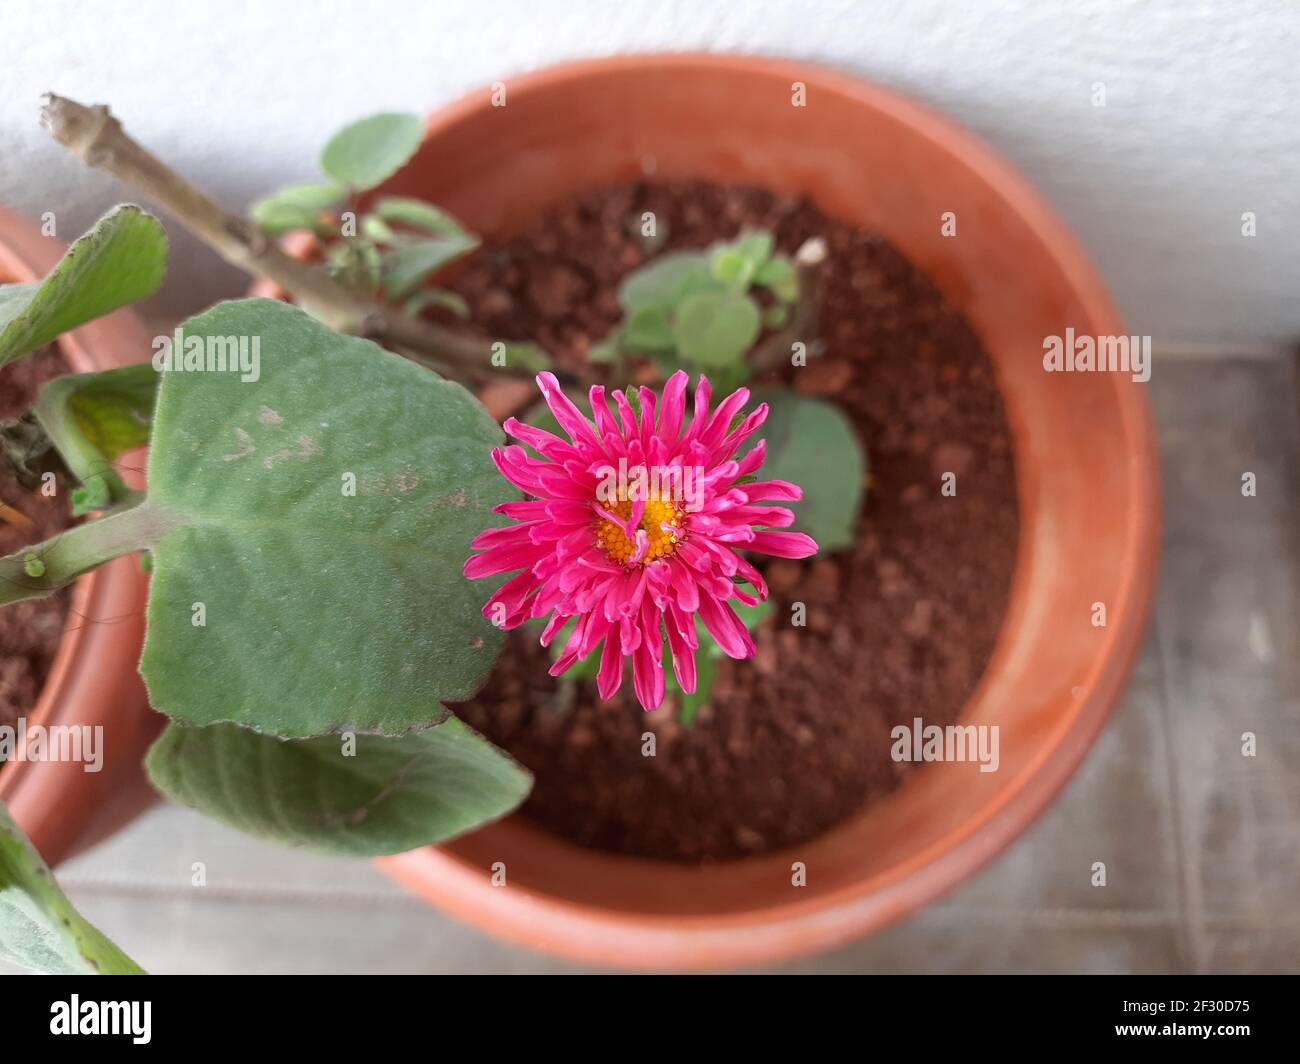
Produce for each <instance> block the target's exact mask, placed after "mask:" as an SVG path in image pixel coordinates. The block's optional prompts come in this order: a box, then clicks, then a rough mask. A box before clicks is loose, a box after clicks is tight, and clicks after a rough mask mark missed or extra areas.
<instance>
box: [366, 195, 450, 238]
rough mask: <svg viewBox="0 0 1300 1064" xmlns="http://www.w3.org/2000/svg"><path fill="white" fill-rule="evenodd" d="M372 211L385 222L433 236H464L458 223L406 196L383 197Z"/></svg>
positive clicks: (446, 214)
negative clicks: (421, 230) (408, 227)
mask: <svg viewBox="0 0 1300 1064" xmlns="http://www.w3.org/2000/svg"><path fill="white" fill-rule="evenodd" d="M374 211H375V214H377V215H378V216H379V217H380V218H382V219H383V220H384V221H386V222H391V223H393V224H395V225H406V226H410V227H411V228H412V229H423V230H424V231H425V232H427V233H431V234H433V235H434V236H461V235H465V228H464V226H462V225H461V224H460V222H458V221H457V220H456V219H455V218H453V217H452V216H451V215H450V214H448V213H447V212H446V211H444V210H442V209H440V208H438V207H435V206H434V205H433V204H432V203H425V202H424V200H418V199H411V198H409V197H407V196H385V197H384V198H383V199H381V200H379V202H377V203H376V204H375V206H374Z"/></svg>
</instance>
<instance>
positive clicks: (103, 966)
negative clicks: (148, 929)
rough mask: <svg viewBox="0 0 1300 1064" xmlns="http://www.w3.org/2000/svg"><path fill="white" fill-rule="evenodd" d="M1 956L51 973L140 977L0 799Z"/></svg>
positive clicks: (133, 965)
mask: <svg viewBox="0 0 1300 1064" xmlns="http://www.w3.org/2000/svg"><path fill="white" fill-rule="evenodd" d="M0 957H2V958H4V959H5V960H6V961H10V962H12V963H14V964H18V965H21V966H22V967H24V968H27V969H30V970H31V971H34V972H41V973H44V974H49V975H143V974H144V972H143V970H142V969H141V968H140V966H139V965H138V964H136V963H135V962H134V961H133V960H131V958H130V957H128V956H127V955H126V954H125V953H123V952H122V951H121V950H120V949H118V948H117V947H116V946H115V945H113V943H112V942H110V941H109V939H108V938H107V937H106V936H105V935H104V933H103V932H101V931H100V930H99V929H98V928H96V927H94V926H93V925H92V924H90V923H89V922H87V920H86V919H85V917H83V916H82V915H81V914H80V913H79V912H77V910H76V909H74V908H73V907H72V902H70V901H68V898H67V895H65V894H64V893H63V891H62V890H60V889H59V885H58V884H57V883H56V882H55V881H54V874H53V873H52V872H51V871H50V868H49V866H48V865H47V864H46V863H45V862H44V861H43V860H42V859H41V855H40V854H39V853H37V852H36V847H34V846H33V845H32V844H31V842H30V840H29V839H28V838H27V836H26V835H24V834H23V833H22V830H21V829H20V828H19V827H18V825H17V824H15V823H14V821H13V818H12V817H11V816H10V815H9V810H8V809H6V808H5V806H4V804H3V803H0Z"/></svg>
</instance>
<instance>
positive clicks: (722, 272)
mask: <svg viewBox="0 0 1300 1064" xmlns="http://www.w3.org/2000/svg"><path fill="white" fill-rule="evenodd" d="M709 272H710V273H711V274H712V275H713V277H714V280H716V281H718V282H719V283H720V284H722V285H724V286H725V287H726V289H727V291H729V292H744V291H745V290H746V289H747V288H748V287H749V282H750V281H751V280H752V279H753V277H754V272H755V267H754V263H753V261H752V260H750V259H748V258H746V257H745V255H744V254H743V253H742V252H741V251H739V250H738V249H737V248H734V247H730V246H727V245H723V246H721V247H717V248H715V249H714V250H713V252H712V254H711V255H710V257H709Z"/></svg>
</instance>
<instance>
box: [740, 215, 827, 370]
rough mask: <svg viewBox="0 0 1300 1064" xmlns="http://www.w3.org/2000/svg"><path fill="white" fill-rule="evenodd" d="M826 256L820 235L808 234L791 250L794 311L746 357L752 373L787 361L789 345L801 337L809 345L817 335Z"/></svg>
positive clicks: (824, 245) (823, 242)
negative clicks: (796, 292) (796, 285)
mask: <svg viewBox="0 0 1300 1064" xmlns="http://www.w3.org/2000/svg"><path fill="white" fill-rule="evenodd" d="M826 256H827V249H826V241H825V240H824V239H823V238H822V237H819V236H814V237H809V238H808V239H807V240H805V241H804V242H803V243H802V244H800V245H799V250H798V251H796V252H795V253H794V260H793V261H794V271H795V277H796V278H798V281H799V300H798V302H797V303H796V304H795V308H794V313H793V314H791V315H790V323H789V324H788V325H787V326H785V328H783V329H781V330H780V331H779V332H775V333H773V334H772V335H771V336H769V337H768V338H767V339H766V340H764V341H763V342H762V343H761V344H759V345H758V347H756V348H755V349H754V353H753V354H752V355H750V356H749V362H750V365H751V366H752V367H753V369H754V372H755V373H762V372H763V371H764V370H769V369H775V368H776V367H777V366H779V365H783V364H788V359H789V358H790V345H791V344H793V343H794V342H795V341H797V340H802V341H803V342H804V343H806V344H808V345H809V346H811V345H812V342H813V340H815V339H816V338H817V335H816V334H817V319H818V317H819V316H820V314H821V305H822V271H823V268H824V266H825V263H826Z"/></svg>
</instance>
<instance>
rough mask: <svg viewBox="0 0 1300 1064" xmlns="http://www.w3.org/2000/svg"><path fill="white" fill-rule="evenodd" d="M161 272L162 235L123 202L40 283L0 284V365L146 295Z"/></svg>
mask: <svg viewBox="0 0 1300 1064" xmlns="http://www.w3.org/2000/svg"><path fill="white" fill-rule="evenodd" d="M166 272H167V235H166V233H164V232H163V227H162V226H161V225H160V224H159V223H158V220H157V219H156V218H154V217H153V215H151V214H147V213H145V211H143V210H141V209H140V208H139V207H136V206H133V205H131V204H123V205H122V206H119V207H114V208H113V209H112V210H111V211H109V212H108V213H107V214H105V215H104V216H103V217H102V218H100V220H99V221H98V222H96V223H95V225H94V227H93V228H92V229H91V230H90V231H89V232H88V233H86V234H85V235H84V236H82V237H81V238H79V239H78V240H77V241H76V243H74V244H73V245H72V247H70V248H68V251H67V253H66V254H65V255H64V256H63V258H61V259H60V260H59V261H58V263H57V264H56V265H55V267H54V269H53V270H51V271H50V273H49V275H48V276H47V277H46V278H45V280H43V281H38V282H36V283H34V284H15V285H3V286H0V366H4V365H6V364H7V363H9V362H12V361H13V360H14V359H15V358H18V357H19V356H20V355H25V354H27V353H28V352H29V351H35V350H36V349H37V348H38V347H43V346H44V345H45V344H48V343H49V342H50V341H51V340H54V339H55V338H57V337H58V336H60V335H61V334H63V333H65V332H67V331H68V330H69V329H75V328H76V327H77V326H78V325H84V324H85V323H86V322H88V321H90V320H92V319H94V318H98V317H102V316H103V315H105V314H108V313H110V312H111V311H114V310H117V309H118V307H124V306H126V305H127V304H128V303H134V302H135V301H136V300H138V299H143V298H144V297H145V296H148V295H152V294H153V293H154V292H156V291H158V287H159V285H161V284H162V280H163V275H164V274H165V273H166Z"/></svg>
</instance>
